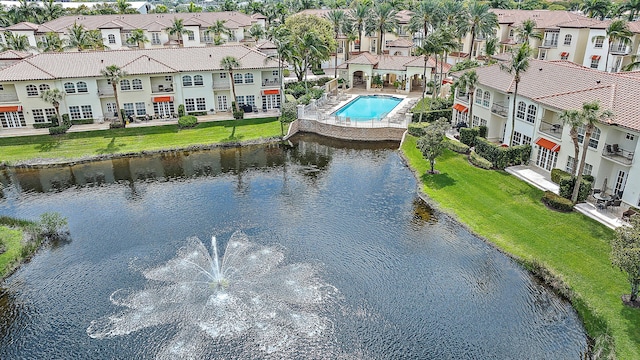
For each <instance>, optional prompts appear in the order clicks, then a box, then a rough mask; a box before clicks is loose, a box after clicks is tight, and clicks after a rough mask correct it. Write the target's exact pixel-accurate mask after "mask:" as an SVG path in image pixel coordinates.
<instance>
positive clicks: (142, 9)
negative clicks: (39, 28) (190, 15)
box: [0, 0, 155, 14]
mask: <svg viewBox="0 0 640 360" xmlns="http://www.w3.org/2000/svg"><path fill="white" fill-rule="evenodd" d="M29 2H33V3H36V4H38V5H40V6H42V4H43V2H42V1H31V0H29ZM103 3H112V4H115V2H113V1H104V2H99V3H98V2H82V1H68V0H67V1H56V4H58V5H60V6H62V8H64V9H77V8H79V7H81V6H85V7H87V8H89V9H90V8H92V7H93V6H94V5H96V4H103ZM127 3H128V4H129V5H131V9H133V10H135V11H137V12H139V13H140V14H146V13H148V12H149V11H150V10H151V9H154V8H155V6H154V5H152V4H151V3H149V2H146V1H127ZM0 5H4V7H5V8H6V9H9V8H11V7H14V6H20V2H19V1H10V0H1V1H0Z"/></svg>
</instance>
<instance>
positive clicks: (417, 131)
mask: <svg viewBox="0 0 640 360" xmlns="http://www.w3.org/2000/svg"><path fill="white" fill-rule="evenodd" d="M429 125H431V124H429V123H428V122H417V123H410V124H409V128H408V129H407V131H408V132H409V134H410V135H413V136H415V137H421V136H424V129H425V128H426V127H427V126H429Z"/></svg>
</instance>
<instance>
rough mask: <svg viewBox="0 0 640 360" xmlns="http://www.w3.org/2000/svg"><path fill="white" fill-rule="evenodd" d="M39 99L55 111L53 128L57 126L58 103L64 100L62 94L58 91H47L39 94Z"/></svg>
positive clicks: (58, 119)
mask: <svg viewBox="0 0 640 360" xmlns="http://www.w3.org/2000/svg"><path fill="white" fill-rule="evenodd" d="M40 98H41V99H42V100H44V101H46V102H48V103H49V104H51V105H53V107H54V108H55V110H56V121H55V123H54V126H58V124H59V123H60V101H62V99H63V98H64V92H62V91H60V90H58V89H55V88H54V89H47V90H45V91H43V92H41V93H40Z"/></svg>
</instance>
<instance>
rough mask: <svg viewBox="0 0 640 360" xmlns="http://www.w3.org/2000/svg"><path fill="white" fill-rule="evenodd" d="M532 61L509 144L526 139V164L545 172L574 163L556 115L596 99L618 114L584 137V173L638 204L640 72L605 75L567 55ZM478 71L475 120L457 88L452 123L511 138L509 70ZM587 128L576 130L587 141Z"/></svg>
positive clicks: (565, 131)
mask: <svg viewBox="0 0 640 360" xmlns="http://www.w3.org/2000/svg"><path fill="white" fill-rule="evenodd" d="M530 62H531V63H530V67H529V69H528V70H527V71H526V72H525V73H523V74H522V79H521V81H520V83H519V85H518V95H517V98H516V99H515V110H516V111H515V127H514V136H513V143H512V144H509V145H519V144H531V145H532V146H533V151H532V154H531V160H530V163H531V164H532V165H535V166H537V167H539V168H540V169H542V170H544V171H551V169H553V168H560V169H563V170H567V169H571V166H572V164H573V163H574V162H575V161H576V159H575V158H574V152H573V141H572V140H571V137H570V135H569V130H570V129H569V128H568V127H567V126H565V125H564V124H563V123H562V121H561V120H560V115H561V113H562V111H564V110H569V109H581V108H582V105H583V103H585V102H592V101H598V102H599V103H600V106H601V108H602V109H603V110H611V111H612V112H613V113H614V114H615V116H614V117H613V118H612V119H610V120H609V121H608V122H606V123H598V124H597V126H596V129H595V131H594V132H593V135H592V137H591V139H590V140H589V146H588V150H587V155H586V166H585V170H584V173H585V174H587V175H593V176H594V177H595V187H596V188H598V187H601V186H602V185H603V183H604V182H605V181H607V184H609V186H608V190H609V192H610V193H617V192H621V193H623V196H622V200H623V201H624V202H625V203H626V204H628V205H633V206H638V205H640V165H638V162H637V161H636V157H635V154H636V153H638V151H639V150H640V148H639V145H638V137H639V136H640V112H638V111H637V109H636V107H635V104H636V103H637V94H638V93H639V92H640V72H631V73H605V72H601V71H597V70H595V69H591V68H588V67H583V66H580V65H577V64H575V63H571V62H568V61H541V60H536V59H532V60H530ZM476 73H477V74H478V78H479V82H478V86H477V89H476V92H475V94H474V98H473V101H474V106H473V114H472V115H473V118H472V119H468V111H469V109H468V107H469V99H468V98H467V97H466V96H465V95H464V94H459V93H458V94H456V96H455V103H454V111H453V117H454V121H460V120H462V121H465V122H468V123H471V125H486V126H487V127H488V136H487V137H488V139H489V140H491V141H495V142H499V143H504V142H509V137H510V134H511V129H512V127H511V123H512V121H511V119H512V110H513V106H514V99H513V92H514V87H515V83H514V82H513V76H512V75H510V74H508V73H506V72H504V71H502V70H500V67H499V66H498V65H492V66H487V67H480V68H476ZM460 74H461V73H454V74H453V76H454V77H457V76H459V75H460ZM584 130H585V129H584V128H583V127H581V128H579V129H578V138H579V139H584ZM581 141H582V140H581ZM581 146H582V145H581Z"/></svg>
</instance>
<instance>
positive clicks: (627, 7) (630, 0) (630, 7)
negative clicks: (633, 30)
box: [619, 0, 640, 21]
mask: <svg viewBox="0 0 640 360" xmlns="http://www.w3.org/2000/svg"><path fill="white" fill-rule="evenodd" d="M619 10H620V13H623V12H625V11H628V12H629V18H628V19H627V20H629V21H633V19H635V18H636V15H638V13H640V0H627V1H625V2H623V3H622V4H621V5H620V8H619Z"/></svg>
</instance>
